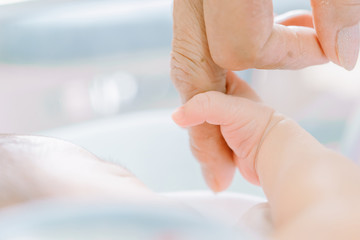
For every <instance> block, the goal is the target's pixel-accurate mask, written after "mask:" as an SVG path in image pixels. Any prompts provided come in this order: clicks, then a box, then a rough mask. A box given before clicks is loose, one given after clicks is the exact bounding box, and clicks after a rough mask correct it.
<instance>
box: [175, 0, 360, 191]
mask: <svg viewBox="0 0 360 240" xmlns="http://www.w3.org/2000/svg"><path fill="white" fill-rule="evenodd" d="M339 1H340V0H338V1H336V0H334V1H326V2H328V4H327V5H326V6H324V5H321V4H320V3H319V2H322V3H323V2H324V1H321V0H318V1H315V0H314V1H313V2H312V4H313V10H314V11H313V12H314V17H313V16H312V14H311V13H309V12H304V11H294V12H290V13H287V14H285V15H281V16H278V17H276V18H275V23H274V16H273V12H272V3H271V1H269V0H261V1H245V0H228V1H215V0H206V1H203V0H174V39H173V51H172V59H171V77H172V80H173V82H174V84H175V86H176V87H177V89H178V91H179V92H180V95H181V97H182V99H183V101H184V102H186V101H187V100H189V99H190V98H191V97H193V96H194V95H196V94H198V93H203V92H207V91H219V92H223V93H225V92H226V75H227V71H228V70H244V69H248V68H262V69H273V68H275V69H299V68H303V67H306V66H310V65H317V64H323V63H326V62H328V59H330V60H332V61H333V62H335V63H338V64H342V63H341V60H339V56H338V52H339V51H338V47H339V44H338V43H337V42H336V38H335V37H334V36H335V35H336V33H337V32H339V29H341V28H342V27H345V26H346V27H347V26H351V25H354V24H356V23H357V22H358V21H359V19H360V17H359V16H360V14H357V13H358V12H359V8H358V4H356V3H353V7H352V8H351V9H350V8H348V7H345V6H349V5H346V4H345V2H349V1H350V0H346V1H343V2H344V4H343V6H344V7H343V8H336V6H339V4H340V3H339ZM341 4H342V3H341ZM334 9H336V11H335V10H334ZM346 13H348V14H351V15H352V16H353V19H351V21H350V20H349V18H348V17H346V18H340V17H334V16H335V15H336V16H338V15H339V16H343V15H344V14H346ZM355 13H356V14H355ZM355 15H356V16H355ZM313 18H314V19H315V21H314V22H315V29H316V30H315V29H314V25H313ZM347 32H349V31H347ZM350 32H351V31H350ZM352 33H353V34H355V35H356V33H358V32H356V31H355V30H354V31H352ZM317 34H318V35H317ZM345 35H346V36H347V40H348V42H344V43H343V44H342V45H341V46H349V47H353V51H351V54H353V56H348V60H347V64H345V65H344V64H342V65H343V66H344V67H345V68H347V69H351V68H353V65H354V63H353V62H354V61H353V60H349V59H350V58H352V59H354V58H356V57H357V49H358V37H351V36H350V35H349V34H345ZM318 36H319V38H318ZM327 36H332V37H327ZM323 47H324V48H323ZM323 49H324V50H323ZM343 50H344V49H343ZM345 50H346V49H345ZM345 50H344V51H345ZM324 52H325V53H324ZM348 52H349V51H348ZM354 54H355V55H354ZM343 62H344V61H343ZM189 135H190V144H191V149H192V151H193V153H194V155H195V157H196V158H197V159H198V160H199V162H200V164H201V167H202V170H203V174H204V177H205V179H206V181H207V183H208V185H209V186H210V187H211V188H212V189H213V190H214V191H222V190H224V189H226V188H227V187H228V186H229V185H230V183H231V181H232V178H233V175H234V172H235V168H236V167H237V166H238V167H241V166H239V165H238V162H234V158H233V151H232V150H231V148H230V147H229V146H228V144H227V143H226V141H225V140H224V138H223V135H222V133H221V130H220V128H219V127H218V126H212V125H209V124H207V123H204V124H202V125H198V126H195V127H191V128H190V129H189ZM252 182H254V181H252Z"/></svg>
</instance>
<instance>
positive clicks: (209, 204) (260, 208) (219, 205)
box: [162, 191, 272, 237]
mask: <svg viewBox="0 0 360 240" xmlns="http://www.w3.org/2000/svg"><path fill="white" fill-rule="evenodd" d="M162 195H163V196H165V197H167V198H171V199H173V200H175V201H177V202H179V203H181V204H183V205H186V206H188V207H190V208H192V209H194V210H195V211H197V212H198V213H200V214H201V215H203V216H205V217H207V218H210V219H214V220H216V221H219V222H222V223H224V224H226V225H228V226H231V227H233V226H241V227H245V228H247V229H249V230H250V231H251V232H254V233H256V234H257V235H261V236H262V237H264V236H266V235H268V234H269V233H270V232H271V229H272V224H271V219H270V214H269V207H268V205H267V203H266V199H262V198H259V197H255V196H251V195H246V194H240V193H233V192H224V193H218V194H215V193H212V192H210V191H188V192H171V193H163V194H162Z"/></svg>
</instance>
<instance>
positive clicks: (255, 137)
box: [173, 72, 275, 185]
mask: <svg viewBox="0 0 360 240" xmlns="http://www.w3.org/2000/svg"><path fill="white" fill-rule="evenodd" d="M227 86H228V89H227V94H223V93H220V92H216V91H209V92H206V93H201V94H198V95H196V96H194V97H193V98H191V99H190V100H189V101H188V102H187V103H185V104H184V106H182V107H181V108H179V109H178V110H177V112H175V113H174V115H173V119H174V121H175V122H176V123H177V124H178V125H180V126H181V127H194V126H199V125H201V124H203V123H205V122H206V123H208V124H213V125H219V126H220V132H221V134H222V136H223V137H224V139H225V142H226V144H227V146H229V148H230V150H231V151H232V153H233V154H232V156H231V161H232V162H234V163H235V165H236V166H237V167H238V169H239V170H240V172H241V174H242V175H243V176H244V177H245V178H246V179H247V180H248V181H249V182H251V183H253V184H256V185H259V184H260V183H259V177H258V175H257V173H256V167H255V165H256V163H255V161H256V155H257V152H258V149H259V146H260V145H261V142H262V141H263V139H264V137H265V133H266V132H268V130H267V129H268V128H270V127H271V126H272V124H271V123H272V122H273V121H275V120H274V117H273V116H274V110H273V109H272V108H270V107H268V106H266V105H264V104H262V103H261V102H260V100H259V97H258V96H257V95H256V93H255V92H253V90H252V89H251V88H250V87H249V86H248V85H247V84H246V82H244V81H242V80H241V79H239V78H238V77H237V76H236V75H235V74H234V73H232V72H229V74H228V77H227ZM218 171H219V170H218ZM222 174H225V173H222Z"/></svg>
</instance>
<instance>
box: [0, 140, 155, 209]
mask: <svg viewBox="0 0 360 240" xmlns="http://www.w3.org/2000/svg"><path fill="white" fill-rule="evenodd" d="M48 198H104V199H107V200H118V199H121V200H134V199H135V200H139V199H149V200H151V199H153V198H155V194H154V193H152V192H151V191H150V190H149V189H147V188H146V187H145V186H144V185H143V184H142V183H141V182H140V181H139V180H137V179H136V178H135V177H134V176H133V175H132V174H131V173H130V172H129V171H127V170H126V169H124V168H123V167H121V166H119V165H116V164H113V163H109V162H105V161H103V160H101V159H99V158H97V157H96V156H94V155H92V154H91V153H89V152H87V151H85V150H84V149H82V148H80V147H78V146H75V145H73V144H71V143H68V142H65V141H61V140H56V139H52V138H46V137H36V136H14V135H2V136H0V207H5V206H10V205H14V204H19V203H25V202H29V201H32V200H40V199H48Z"/></svg>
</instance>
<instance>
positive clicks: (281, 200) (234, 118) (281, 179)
mask: <svg viewBox="0 0 360 240" xmlns="http://www.w3.org/2000/svg"><path fill="white" fill-rule="evenodd" d="M229 78H230V80H228V84H229V85H230V86H231V87H229V88H228V89H230V90H229V92H228V94H223V93H219V92H214V91H210V92H206V93H202V94H198V95H196V96H194V97H193V98H192V99H190V100H189V101H188V102H187V103H185V104H184V105H183V106H182V107H180V108H179V109H178V110H177V111H176V112H175V113H174V115H173V119H174V121H175V122H176V123H177V124H178V125H179V126H181V127H193V126H196V125H199V124H203V123H204V122H207V123H209V124H213V125H217V126H219V127H220V129H221V132H222V135H223V136H224V138H225V141H226V142H227V144H228V146H229V147H230V148H231V150H232V151H233V153H234V162H237V163H238V164H239V166H240V172H241V173H242V174H243V175H244V177H245V178H246V179H248V180H249V179H250V180H254V179H255V180H258V181H259V183H260V185H261V187H262V188H263V190H264V192H265V194H266V196H267V198H268V200H269V207H270V212H271V219H272V222H273V226H274V232H273V233H272V234H271V236H269V238H271V239H281V240H282V239H284V240H285V239H299V240H300V239H314V240H315V239H329V240H332V239H333V240H335V239H354V240H355V239H359V238H360V230H359V229H360V207H359V204H358V203H359V201H360V190H359V184H360V168H359V167H358V166H357V165H356V164H355V163H353V162H352V161H350V160H349V159H347V158H345V157H343V156H341V155H339V154H338V153H336V152H334V151H332V150H329V149H327V148H326V147H324V146H323V145H321V144H320V143H319V142H318V141H317V140H316V139H315V138H314V137H312V136H311V135H310V134H309V133H307V132H306V131H305V130H304V129H302V128H301V127H300V126H299V125H298V124H297V123H296V122H294V121H293V120H291V119H289V118H287V117H285V116H283V115H281V114H278V113H276V112H274V110H272V109H271V108H270V107H268V106H266V105H264V104H262V103H261V102H259V100H258V98H257V97H256V95H255V93H254V92H253V91H252V90H251V88H250V87H249V86H248V85H247V84H246V83H245V82H244V81H242V80H241V79H239V78H237V77H236V76H235V75H233V74H229V75H228V79H229ZM243 169H246V170H243Z"/></svg>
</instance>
